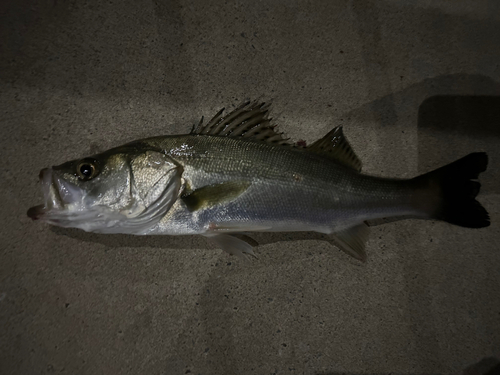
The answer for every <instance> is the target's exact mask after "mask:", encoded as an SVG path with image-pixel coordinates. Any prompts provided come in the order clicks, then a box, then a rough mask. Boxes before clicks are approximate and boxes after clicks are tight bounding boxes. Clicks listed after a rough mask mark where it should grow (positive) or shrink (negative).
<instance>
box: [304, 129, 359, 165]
mask: <svg viewBox="0 0 500 375" xmlns="http://www.w3.org/2000/svg"><path fill="white" fill-rule="evenodd" d="M307 151H309V152H313V153H315V154H318V155H321V156H326V157H328V158H330V159H333V160H335V161H336V162H338V163H340V164H342V165H345V166H346V167H350V168H353V169H355V170H356V171H358V172H360V171H361V160H359V159H358V157H357V156H356V154H355V153H354V151H353V150H352V148H351V145H350V144H349V142H348V141H347V139H346V137H345V136H344V133H343V132H342V126H338V127H336V128H334V129H333V130H332V131H330V132H329V133H328V134H327V135H325V136H324V137H323V138H321V139H318V140H317V141H316V142H314V143H313V144H312V145H310V146H309V147H307Z"/></svg>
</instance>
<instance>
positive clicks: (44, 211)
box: [27, 168, 83, 220]
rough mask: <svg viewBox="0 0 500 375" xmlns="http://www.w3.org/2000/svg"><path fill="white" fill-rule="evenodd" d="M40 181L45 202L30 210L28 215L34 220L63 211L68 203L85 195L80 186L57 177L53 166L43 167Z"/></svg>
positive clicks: (76, 200)
mask: <svg viewBox="0 0 500 375" xmlns="http://www.w3.org/2000/svg"><path fill="white" fill-rule="evenodd" d="M39 181H40V185H41V187H42V193H43V198H44V204H41V205H38V206H34V207H31V208H30V209H29V210H28V212H27V214H28V217H30V218H31V219H33V220H39V219H42V220H43V219H45V218H46V217H47V216H48V215H49V214H54V213H61V212H63V211H64V209H65V207H66V206H67V205H69V204H72V203H75V202H78V201H80V200H81V198H82V196H83V191H82V190H81V189H80V188H79V187H77V186H76V185H73V184H72V183H70V182H67V181H64V180H62V179H61V178H59V177H57V176H56V175H55V174H54V173H53V170H52V168H45V169H42V170H41V171H40V174H39Z"/></svg>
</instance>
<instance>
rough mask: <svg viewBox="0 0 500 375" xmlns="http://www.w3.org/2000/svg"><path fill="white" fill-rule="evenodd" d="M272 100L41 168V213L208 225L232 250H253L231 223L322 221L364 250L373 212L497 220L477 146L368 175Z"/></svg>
mask: <svg viewBox="0 0 500 375" xmlns="http://www.w3.org/2000/svg"><path fill="white" fill-rule="evenodd" d="M267 113H268V107H267V106H265V105H263V104H260V103H246V104H244V105H242V106H240V107H239V108H237V109H236V110H235V111H233V112H231V113H230V114H228V115H226V116H222V111H221V112H219V113H218V114H217V115H216V116H215V117H214V118H213V119H212V120H211V121H210V122H209V123H208V124H206V125H203V124H202V123H200V124H199V125H198V127H197V128H195V129H193V131H192V132H191V133H190V134H187V135H178V136H160V137H153V138H148V139H143V140H139V141H135V142H131V143H129V144H126V145H123V146H120V147H117V148H114V149H111V150H109V151H106V152H105V153H102V154H99V155H94V156H91V157H89V158H84V159H81V160H75V161H71V162H68V163H64V164H62V165H60V166H57V167H52V168H49V169H44V170H43V171H42V172H41V177H40V181H41V184H42V188H43V191H44V199H45V203H44V205H41V206H36V207H33V208H31V209H30V210H29V211H28V215H29V216H30V217H32V218H34V219H41V220H44V221H46V222H48V223H50V224H54V225H59V226H63V227H76V228H80V229H83V230H86V231H92V232H100V233H127V234H141V235H147V234H168V235H177V234H203V235H206V236H210V237H211V238H212V239H213V240H214V241H216V242H217V243H218V245H219V246H220V247H221V248H222V249H224V250H225V251H228V252H229V253H233V254H238V255H241V254H242V253H246V254H252V253H253V252H252V249H251V247H250V246H249V245H248V244H246V243H245V242H243V241H241V240H238V239H236V238H235V237H232V236H231V233H241V232H251V231H316V232H320V233H327V234H334V235H335V238H336V240H337V243H338V244H339V247H340V248H341V249H342V250H344V251H346V252H348V253H349V254H351V255H353V256H355V257H356V258H358V259H361V260H364V259H366V254H365V251H364V244H365V242H366V240H367V238H368V234H369V228H368V227H367V226H366V224H365V221H367V220H371V219H378V218H390V217H398V218H399V217H416V218H423V219H425V218H434V219H439V220H445V221H448V222H452V223H453V224H456V225H462V226H466V227H484V226H487V225H489V217H488V214H487V212H486V210H484V208H483V207H482V206H481V205H480V204H479V203H478V202H477V201H476V200H475V199H474V198H475V196H476V195H477V194H478V192H479V186H480V185H479V183H478V182H477V181H472V180H473V179H477V177H478V175H479V173H481V172H482V171H484V170H485V169H486V165H487V156H486V154H484V153H475V154H470V155H468V156H466V157H465V158H462V159H460V160H458V161H457V162H455V163H452V164H450V165H449V166H445V167H443V168H440V169H438V170H436V171H433V172H430V173H428V174H426V175H423V176H419V177H416V178H414V179H409V180H400V179H388V178H380V177H374V176H368V175H364V174H362V173H360V170H361V162H360V161H359V159H358V158H357V157H356V155H355V154H354V152H353V151H352V149H351V147H350V145H349V143H348V142H347V140H346V139H345V137H344V135H343V133H342V129H341V128H335V129H334V130H332V131H331V132H330V133H328V134H327V135H326V136H325V137H324V138H322V139H321V140H318V141H317V142H315V143H314V144H312V145H311V146H309V147H300V146H298V145H293V144H290V143H288V142H287V141H286V140H284V139H283V137H282V136H281V135H280V134H278V133H276V132H275V129H274V127H273V126H272V125H271V123H270V120H269V119H268V117H267Z"/></svg>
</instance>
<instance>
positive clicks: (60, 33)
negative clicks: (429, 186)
mask: <svg viewBox="0 0 500 375" xmlns="http://www.w3.org/2000/svg"><path fill="white" fill-rule="evenodd" d="M498 4H499V3H498V2H497V1H495V0H491V1H478V0H475V1H472V0H470V1H464V0H456V1H453V2H448V1H444V0H437V1H436V0H434V1H427V0H421V1H413V2H410V1H397V0H384V1H367V0H352V1H316V0H313V1H237V2H229V1H228V2H224V1H219V0H208V1H205V0H204V1H201V0H192V1H182V2H181V1H156V2H154V1H143V0H134V1H132V0H126V1H121V2H113V1H97V0H88V1H86V0H83V1H55V0H40V1H28V0H19V1H13V0H8V1H2V2H1V3H0V17H1V19H0V44H1V45H0V51H1V52H0V80H1V81H0V82H1V86H0V114H1V117H0V118H1V127H2V138H1V142H2V144H1V150H2V151H1V152H2V157H3V158H2V159H3V163H2V167H1V168H0V193H1V194H0V196H1V198H0V205H1V206H0V208H1V212H2V215H1V217H0V220H1V222H0V236H1V237H0V241H1V243H0V245H1V246H0V248H1V259H0V280H1V282H0V289H1V290H0V324H1V326H0V329H1V334H0V346H1V350H0V373H1V374H43V373H65V374H138V373H142V374H285V373H292V374H293V373H294V374H322V375H326V374H341V373H349V374H368V373H369V374H388V373H398V374H422V373H432V374H438V373H439V374H446V373H448V374H451V373H456V374H459V373H461V372H462V371H463V370H464V369H465V368H466V367H468V366H471V365H473V364H475V363H478V362H479V361H481V360H482V359H484V358H489V359H488V360H485V361H486V362H484V361H483V362H481V363H483V364H484V363H486V364H488V363H495V358H496V359H498V358H500V316H499V311H500V297H499V293H498V291H499V290H500V273H499V271H498V269H499V268H498V265H499V264H500V251H499V238H500V224H499V223H500V215H499V209H500V196H499V194H500V191H499V189H500V188H499V186H500V163H499V160H500V149H499V148H498V142H499V137H500V130H499V129H500V128H499V123H500V116H499V108H500V68H499V65H498V64H499V61H500V7H499V5H498ZM258 97H262V98H264V99H269V98H273V99H274V117H275V120H276V122H277V123H278V124H279V125H280V127H281V129H282V130H284V131H286V132H287V134H288V135H289V136H291V137H292V138H293V139H296V140H298V139H305V140H307V141H308V142H311V141H314V140H315V139H317V138H319V137H321V136H322V135H323V134H325V133H326V132H327V131H328V130H330V129H331V128H332V127H333V126H334V125H338V124H343V125H344V131H345V133H346V135H347V137H348V138H349V139H350V141H351V144H352V145H353V147H354V149H355V150H356V151H357V153H358V155H359V157H360V158H361V160H363V162H364V170H365V171H366V172H369V173H372V174H378V175H384V176H392V177H411V176H413V175H416V174H418V173H421V172H424V171H427V170H429V169H431V168H435V167H437V166H440V165H442V164H445V163H448V162H451V161H453V160H455V159H457V158H459V157H461V156H463V155H465V154H467V153H469V152H472V151H486V152H488V154H489V155H490V164H489V168H488V171H487V172H486V173H484V174H483V175H482V176H481V177H482V183H483V189H482V192H481V195H480V200H481V202H482V203H483V204H484V206H485V207H486V208H487V209H488V210H489V212H490V215H491V219H492V225H491V226H490V227H489V228H487V229H482V230H467V229H463V228H458V227H453V226H450V225H448V224H445V223H438V222H431V221H429V222H422V221H416V220H415V221H405V222H395V223H394V222H393V223H388V224H385V225H380V226H377V227H375V228H373V229H372V235H371V238H370V240H369V242H368V250H367V252H368V256H369V259H368V262H367V263H366V264H363V265H360V264H358V263H357V262H356V261H354V260H352V259H350V258H349V257H348V256H347V255H344V254H343V253H341V252H340V251H338V250H337V249H336V248H334V247H333V246H332V245H331V244H330V243H328V242H326V241H325V238H323V237H322V236H320V235H315V234H310V233H295V234H294V233H292V234H280V233H277V234H257V235H255V236H253V238H254V239H255V240H256V241H257V242H259V244H260V246H259V248H258V249H257V250H256V252H257V254H258V256H259V259H258V260H255V261H253V262H252V263H250V264H246V265H243V264H240V262H239V261H238V260H237V259H233V258H230V257H228V256H227V255H226V254H225V253H222V252H221V251H220V250H217V249H215V248H214V247H213V246H212V245H210V244H209V243H208V242H207V241H206V240H205V239H203V238H200V237H151V238H140V237H132V236H124V235H93V234H87V233H83V232H80V231H76V230H63V229H55V228H50V227H47V226H44V225H40V224H39V223H36V222H31V220H29V219H28V218H27V217H26V210H27V208H28V207H30V206H31V205H33V204H36V203H38V201H39V200H40V196H39V192H38V190H39V189H38V186H37V175H38V171H39V170H40V169H41V168H43V167H45V166H48V165H54V164H59V163H61V162H63V161H66V160H70V159H74V158H76V157H80V156H84V155H86V154H88V153H89V152H91V151H92V152H96V151H99V150H100V151H102V150H105V149H107V148H110V147H111V146H115V145H119V144H121V143H124V142H126V141H131V140H134V139H139V138H143V137H146V136H153V135H159V134H176V133H184V132H186V131H187V130H188V129H190V127H191V126H192V125H193V124H194V123H197V121H198V120H199V117H200V116H201V115H205V116H208V117H210V116H211V115H213V114H214V113H215V112H216V111H217V110H218V109H219V108H220V107H222V106H232V105H236V104H239V103H240V102H241V101H242V100H243V99H245V98H258ZM488 361H489V362H488ZM492 361H493V362H492ZM483 367H484V366H483Z"/></svg>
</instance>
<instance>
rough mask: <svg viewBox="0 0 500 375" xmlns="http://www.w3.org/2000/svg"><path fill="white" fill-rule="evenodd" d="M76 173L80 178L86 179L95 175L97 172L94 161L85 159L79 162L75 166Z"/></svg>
mask: <svg viewBox="0 0 500 375" xmlns="http://www.w3.org/2000/svg"><path fill="white" fill-rule="evenodd" d="M76 174H77V175H78V178H79V179H80V180H82V181H88V180H90V179H92V178H94V177H95V175H96V174H97V168H96V167H95V164H94V163H92V162H90V161H87V160H85V161H82V162H80V163H79V164H78V166H77V167H76Z"/></svg>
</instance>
